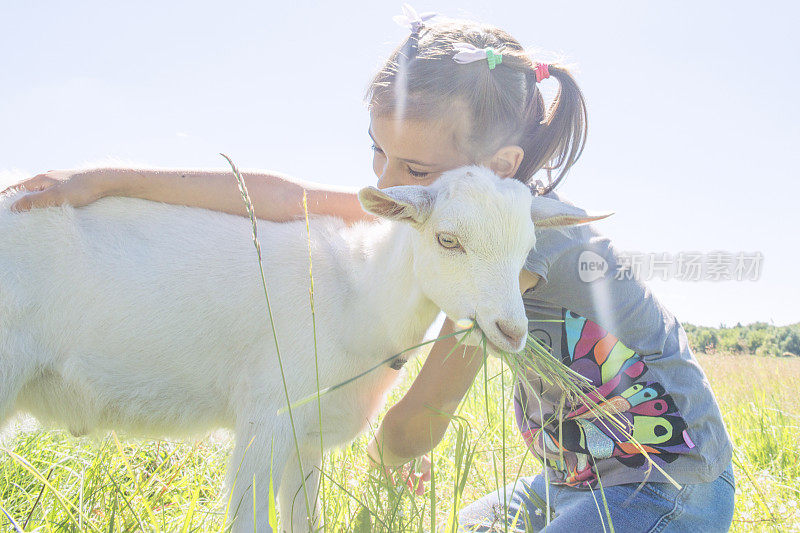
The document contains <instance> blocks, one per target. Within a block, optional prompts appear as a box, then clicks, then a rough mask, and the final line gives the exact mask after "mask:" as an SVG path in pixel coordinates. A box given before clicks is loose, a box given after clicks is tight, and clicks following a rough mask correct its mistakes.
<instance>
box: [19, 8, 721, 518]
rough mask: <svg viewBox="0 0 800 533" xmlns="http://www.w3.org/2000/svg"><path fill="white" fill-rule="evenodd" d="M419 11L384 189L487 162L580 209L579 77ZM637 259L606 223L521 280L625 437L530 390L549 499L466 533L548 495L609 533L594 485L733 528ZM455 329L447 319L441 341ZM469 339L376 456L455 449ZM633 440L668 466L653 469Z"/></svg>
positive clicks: (714, 457)
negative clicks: (545, 88)
mask: <svg viewBox="0 0 800 533" xmlns="http://www.w3.org/2000/svg"><path fill="white" fill-rule="evenodd" d="M406 16H407V17H406V22H408V23H409V25H410V26H411V30H412V31H411V35H410V36H409V37H408V39H406V40H405V41H404V42H403V43H402V44H401V45H400V46H399V47H398V48H397V49H396V50H395V51H394V52H393V53H392V55H391V57H390V58H389V59H388V61H387V62H386V64H385V65H384V66H383V68H381V70H380V71H379V72H378V73H377V75H376V76H375V78H374V80H373V81H372V83H371V85H370V87H369V91H368V94H367V102H368V106H369V112H370V119H371V122H370V127H369V135H370V137H371V139H372V142H373V143H374V146H373V149H374V159H373V169H374V171H375V174H376V176H377V178H378V187H381V188H383V187H391V186H395V185H408V184H430V183H431V182H433V181H434V180H436V179H437V177H438V176H439V175H440V174H441V173H442V172H444V171H446V170H448V169H452V168H455V167H458V166H461V165H465V164H474V163H477V164H482V165H484V166H487V167H489V168H491V169H492V170H493V171H494V172H495V173H497V174H498V175H499V176H501V177H504V178H508V179H516V180H520V181H522V182H524V183H527V184H531V194H540V195H545V196H548V197H550V198H555V199H559V200H562V201H564V198H563V197H562V196H560V195H558V194H556V193H555V192H553V189H554V188H555V187H556V185H558V183H559V182H560V181H561V180H562V179H563V177H564V174H565V173H566V171H567V170H568V169H569V168H570V167H571V166H572V165H573V164H574V163H575V161H576V160H577V159H578V157H579V156H580V153H581V151H582V149H583V145H584V141H585V134H586V110H585V106H584V101H583V97H582V95H581V92H580V90H579V89H578V87H577V85H576V83H575V80H574V79H573V77H572V76H571V75H570V73H569V72H568V71H567V70H566V69H565V68H563V67H561V66H559V65H555V64H550V65H547V64H543V63H536V62H533V61H532V60H531V59H530V57H529V56H528V54H527V53H526V52H525V50H524V49H523V47H522V46H521V45H520V44H519V42H518V41H517V40H516V39H514V38H513V37H511V36H510V35H509V34H507V33H506V32H504V31H502V30H500V29H498V28H496V27H493V26H489V25H485V24H477V23H472V22H466V21H457V20H437V21H427V19H428V18H429V17H427V16H424V17H420V16H417V15H416V14H415V13H414V12H413V11H412V10H410V9H409V10H407V12H406ZM548 77H551V78H555V79H556V80H557V81H558V83H559V86H560V89H559V92H558V95H557V96H556V98H555V100H554V102H553V104H552V105H551V106H550V108H549V109H548V110H545V106H544V102H543V98H542V94H541V92H540V90H539V86H538V83H539V82H541V81H542V80H543V79H545V78H548ZM541 169H551V170H557V171H558V172H559V174H558V176H557V178H556V179H555V180H552V181H551V180H548V182H549V183H548V185H547V186H544V184H543V183H542V182H541V181H537V182H536V184H533V183H532V181H533V176H534V174H535V173H536V172H537V171H539V170H541ZM244 177H245V180H246V182H247V187H248V189H249V191H250V195H251V197H252V201H253V204H254V207H255V212H256V213H257V214H258V215H259V216H260V217H263V218H265V219H269V220H274V221H285V220H289V219H293V218H296V217H300V216H302V214H303V208H302V205H301V199H302V196H303V192H304V191H305V192H306V193H307V196H308V208H309V211H310V212H312V213H316V214H324V215H334V216H338V217H341V218H343V219H345V220H347V221H353V222H355V221H359V220H365V219H370V218H371V217H370V216H369V215H367V214H365V213H364V211H363V210H362V209H361V206H360V204H359V202H358V199H357V197H356V194H355V192H354V191H351V190H345V189H341V188H334V187H331V186H326V185H321V184H315V183H309V182H304V181H301V180H298V179H293V178H290V177H287V176H283V175H279V174H275V173H255V172H251V173H245V174H244ZM21 185H23V186H24V187H25V188H27V189H28V190H30V191H35V192H32V193H30V194H28V195H26V196H24V197H21V198H20V199H19V200H17V202H16V204H15V205H14V206H13V208H14V209H16V210H25V209H31V208H37V207H44V206H51V205H59V204H61V203H69V204H72V205H74V206H81V205H85V204H87V203H89V202H92V201H94V200H96V199H98V198H101V197H103V196H111V195H122V196H133V197H138V198H145V199H149V200H154V201H160V202H168V203H173V204H183V205H189V206H197V207H203V208H207V209H213V210H217V211H223V212H226V213H232V214H237V215H241V216H246V215H247V213H246V211H245V209H244V206H243V203H242V200H241V197H240V195H239V191H238V189H237V187H236V186H235V183H234V181H232V178H231V175H230V173H229V172H227V171H218V172H215V171H199V170H147V169H92V170H87V171H80V172H79V171H50V172H47V173H45V174H40V175H38V176H35V177H33V178H30V179H28V180H26V181H24V182H22V184H21ZM621 263H622V261H621V260H620V257H619V254H618V252H617V250H616V249H615V248H614V247H613V246H612V245H611V243H610V242H609V240H608V239H607V238H605V237H603V236H601V235H600V234H599V233H598V232H597V231H595V229H594V228H593V227H591V226H589V225H584V226H577V227H573V228H570V229H567V230H565V231H557V230H543V231H540V232H539V235H538V243H537V245H536V248H535V249H534V250H531V252H530V255H529V257H528V260H527V262H526V265H525V269H524V270H522V271H521V272H520V290H521V291H522V293H523V299H524V302H525V304H526V308H527V310H528V315H529V318H530V331H531V333H532V334H534V335H536V336H537V337H539V338H540V339H541V340H542V341H543V342H545V343H546V344H548V345H549V346H550V347H551V348H552V350H553V353H554V355H556V356H558V357H561V359H562V361H563V362H564V363H565V364H567V365H569V366H570V367H571V368H572V369H573V370H575V371H577V372H579V373H581V374H583V375H584V376H586V377H587V379H589V380H590V381H591V382H592V384H594V385H595V386H597V387H598V388H599V390H600V392H601V393H602V394H603V396H604V398H606V399H607V401H608V402H609V404H611V405H613V406H614V407H615V408H616V409H618V410H619V411H620V412H622V416H621V417H620V419H621V420H623V421H624V423H625V424H627V425H626V427H625V428H624V429H625V431H620V430H619V429H618V428H615V427H614V426H612V425H611V424H608V423H604V421H603V420H598V419H596V418H593V417H592V416H589V415H587V414H586V413H585V411H586V409H585V407H584V406H582V405H580V404H578V405H569V404H565V403H564V402H563V398H562V396H561V394H560V392H559V391H558V390H552V388H548V387H547V386H545V384H544V383H542V382H541V381H540V380H538V379H537V378H536V376H530V382H531V383H534V384H535V385H536V387H535V390H531V389H529V388H527V387H523V386H519V385H518V386H517V388H516V392H515V395H514V401H515V410H516V418H517V424H518V426H519V428H520V430H521V432H522V434H523V437H524V439H525V441H526V442H527V444H528V445H529V447H530V448H531V450H532V452H533V453H534V454H536V455H537V456H538V457H540V458H542V459H543V461H544V467H545V469H546V470H545V472H543V474H546V477H547V480H548V481H549V483H550V488H549V494H548V495H546V493H545V477H544V476H543V475H542V474H539V475H536V476H532V477H525V478H522V479H520V480H518V481H517V482H516V483H515V484H512V485H510V486H509V487H507V488H506V489H505V492H504V493H503V491H501V492H500V493H496V494H489V495H487V496H485V497H484V498H482V499H481V500H479V501H477V502H474V503H473V504H471V505H469V506H468V507H467V508H465V509H463V510H462V511H461V513H460V515H459V520H460V523H461V524H460V525H461V527H462V528H463V529H464V530H478V531H489V530H492V529H493V528H498V529H500V530H502V529H503V527H502V524H503V521H508V522H509V523H513V524H515V525H514V530H517V531H524V528H525V523H527V524H528V526H529V527H530V528H532V529H534V530H539V529H541V528H543V527H544V526H545V524H546V516H545V513H543V512H542V510H541V509H540V507H539V506H538V505H537V504H536V503H535V500H537V499H541V500H548V501H549V503H550V506H551V508H552V510H553V512H554V514H552V515H551V517H550V518H551V522H550V528H551V529H552V530H554V531H570V530H574V529H576V528H578V527H580V528H583V529H584V530H587V531H602V530H604V528H607V527H608V525H609V524H608V521H607V517H606V512H605V510H604V508H605V505H604V502H603V500H602V497H601V496H600V495H599V491H596V490H595V489H596V488H599V487H600V486H601V485H602V489H603V491H604V495H605V499H606V501H607V504H608V508H609V510H610V514H611V519H612V523H613V526H614V530H616V531H618V532H619V531H725V530H727V529H728V527H729V525H730V523H731V519H732V515H733V501H734V480H733V473H732V466H731V454H732V448H731V443H730V439H729V437H728V435H727V433H726V430H725V426H724V424H723V421H722V418H721V415H720V411H719V408H718V406H717V403H716V400H715V398H714V395H713V394H712V392H711V389H710V387H709V384H708V381H707V380H706V378H705V376H704V374H703V372H702V370H701V369H700V367H699V366H698V364H697V361H696V360H695V358H694V356H693V354H692V352H691V350H690V349H689V346H688V344H687V339H686V334H685V332H684V330H683V328H682V327H681V325H680V323H679V322H678V320H677V319H676V318H675V317H674V316H673V315H672V314H671V313H670V312H669V311H668V310H667V309H665V308H664V307H663V306H662V305H661V304H660V303H659V302H658V300H657V299H656V298H655V297H654V296H653V294H652V293H651V292H650V291H649V290H648V288H647V287H646V286H645V285H644V284H643V283H641V282H640V281H639V280H637V279H636V278H635V277H634V276H632V275H631V272H630V271H629V270H626V269H625V268H623V267H624V265H622V264H621ZM553 319H556V320H557V321H553ZM453 328H454V325H453V324H452V323H451V322H450V321H449V320H447V321H445V323H444V326H443V328H442V331H441V335H445V334H447V333H450V332H452V331H454V329H453ZM455 342H456V340H455V339H454V338H452V337H450V338H447V339H441V340H438V341H437V342H436V343H435V344H434V345H433V347H432V349H431V351H430V353H429V355H428V357H427V360H426V361H425V363H424V365H423V367H422V370H421V371H420V373H419V375H418V376H417V378H416V380H415V381H414V383H413V384H412V385H411V388H410V389H409V390H408V392H407V393H406V394H405V396H404V397H403V399H402V400H400V401H399V402H398V403H397V404H396V405H394V406H393V407H392V408H391V409H390V410H389V411H388V413H387V414H386V416H385V417H384V419H383V421H382V423H381V425H380V427H379V429H378V430H377V432H376V434H375V437H374V439H373V440H372V441H371V442H370V444H369V446H368V452H369V454H370V456H371V458H372V459H373V460H374V461H376V462H379V461H380V462H382V463H383V464H386V465H390V466H397V467H400V466H401V465H404V464H407V463H408V462H409V461H410V460H412V459H414V458H417V457H419V456H424V454H426V453H427V452H428V451H430V450H431V449H432V448H433V447H435V446H436V444H437V443H438V442H439V441H440V439H441V438H442V436H443V434H444V432H445V430H446V428H447V425H448V423H449V419H448V417H446V416H444V415H442V413H453V412H454V411H455V409H456V407H457V406H458V404H459V402H460V401H461V399H462V397H463V396H464V395H465V393H466V391H467V390H468V388H469V386H470V384H471V383H472V381H473V379H474V378H475V376H476V374H477V372H478V370H479V369H480V367H481V364H482V357H480V356H478V357H474V355H475V354H476V353H477V349H476V348H474V347H467V348H466V349H464V350H459V351H457V352H454V353H453V354H452V355H450V356H449V357H448V354H449V353H450V352H451V349H452V348H453V346H454V344H455ZM553 415H561V418H562V423H561V424H559V423H558V422H557V421H554V416H553ZM627 435H633V437H634V438H635V439H636V441H638V443H640V444H641V445H642V447H643V448H644V449H645V450H646V451H647V452H648V454H649V457H650V459H651V460H652V461H654V462H655V463H656V464H657V465H659V466H660V470H659V469H657V468H653V467H649V464H650V461H648V460H646V459H645V457H644V456H643V455H642V453H641V449H640V448H637V447H636V446H635V445H633V444H632V443H631V442H630V439H629V437H628V436H627ZM379 457H380V459H379ZM424 464H426V466H425V467H423V476H422V479H423V480H424V479H426V472H425V470H426V469H427V467H428V466H427V465H429V463H424ZM662 471H663V472H664V473H666V474H667V475H668V476H669V478H672V479H673V480H674V481H676V482H677V483H678V484H680V488H678V487H676V486H675V485H674V484H672V483H670V482H669V478H668V477H666V476H665V475H664V474H663V473H662ZM642 482H644V483H642ZM421 487H422V483H420V484H419V490H421ZM536 496H538V498H537V497H536ZM504 502H505V503H507V507H506V506H504Z"/></svg>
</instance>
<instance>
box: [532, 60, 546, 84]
mask: <svg viewBox="0 0 800 533" xmlns="http://www.w3.org/2000/svg"><path fill="white" fill-rule="evenodd" d="M534 70H535V71H536V83H539V82H540V81H542V80H546V79H547V78H549V77H550V65H548V64H547V63H536V66H535V67H534Z"/></svg>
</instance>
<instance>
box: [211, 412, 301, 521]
mask: <svg viewBox="0 0 800 533" xmlns="http://www.w3.org/2000/svg"><path fill="white" fill-rule="evenodd" d="M266 411H267V412H269V411H271V412H273V413H274V412H275V409H272V410H269V409H268V410H266ZM294 453H295V452H294V446H293V444H292V429H291V426H290V425H289V421H288V417H280V416H279V417H277V418H275V417H266V416H263V415H262V414H259V415H256V416H249V417H248V416H245V417H242V420H241V421H240V422H239V423H237V431H236V446H235V448H234V450H233V455H232V457H231V460H230V463H229V465H228V472H227V482H226V485H227V487H228V488H229V490H230V496H229V497H230V507H229V510H228V517H229V520H230V519H233V520H234V522H233V529H232V531H234V532H244V531H259V532H261V531H266V532H271V531H272V530H271V529H270V527H269V519H270V517H269V482H270V479H272V482H273V488H274V490H275V491H278V490H279V484H280V480H281V478H282V476H283V472H284V469H285V466H286V464H287V463H288V462H289V460H290V459H291V456H292V455H293V454H294ZM254 491H255V498H254ZM254 499H255V508H254V507H253V504H254Z"/></svg>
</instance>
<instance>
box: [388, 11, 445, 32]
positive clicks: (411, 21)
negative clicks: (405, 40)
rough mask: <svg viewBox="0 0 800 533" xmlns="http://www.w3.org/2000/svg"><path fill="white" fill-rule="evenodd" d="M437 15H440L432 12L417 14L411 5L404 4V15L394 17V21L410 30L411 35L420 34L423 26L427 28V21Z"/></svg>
mask: <svg viewBox="0 0 800 533" xmlns="http://www.w3.org/2000/svg"><path fill="white" fill-rule="evenodd" d="M436 15H438V13H434V12H432V11H431V12H428V13H417V11H416V10H415V9H414V8H413V7H411V6H410V5H408V4H403V14H402V15H395V16H393V17H392V20H394V21H395V22H396V23H397V24H399V25H400V26H405V27H407V28H410V29H411V33H419V31H420V30H421V29H422V28H423V26H425V21H426V20H428V19H432V18H433V17H435V16H436Z"/></svg>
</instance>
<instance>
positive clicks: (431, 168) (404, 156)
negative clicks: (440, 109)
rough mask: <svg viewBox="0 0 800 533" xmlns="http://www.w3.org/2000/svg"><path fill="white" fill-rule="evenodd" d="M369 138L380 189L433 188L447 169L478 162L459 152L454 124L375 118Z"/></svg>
mask: <svg viewBox="0 0 800 533" xmlns="http://www.w3.org/2000/svg"><path fill="white" fill-rule="evenodd" d="M369 135H370V137H371V138H372V142H373V147H372V149H373V152H374V154H373V159H372V169H373V170H374V171H375V175H376V176H377V177H378V188H379V189H383V188H385V187H393V186H395V185H429V184H430V183H432V182H433V181H435V180H436V178H438V177H439V176H440V175H441V174H442V172H444V171H446V170H450V169H453V168H456V167H460V166H463V165H469V164H476V163H478V162H477V161H473V160H471V159H470V158H469V157H467V156H466V155H464V154H462V153H460V152H459V151H458V150H457V149H456V146H455V140H454V138H453V137H454V135H455V127H454V125H453V124H450V125H445V124H442V123H441V121H434V120H411V119H393V118H391V117H380V116H375V115H371V121H370V127H369Z"/></svg>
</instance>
